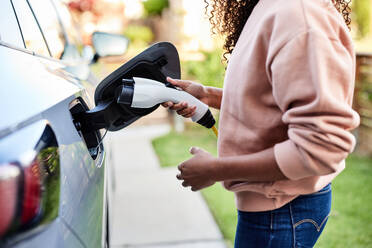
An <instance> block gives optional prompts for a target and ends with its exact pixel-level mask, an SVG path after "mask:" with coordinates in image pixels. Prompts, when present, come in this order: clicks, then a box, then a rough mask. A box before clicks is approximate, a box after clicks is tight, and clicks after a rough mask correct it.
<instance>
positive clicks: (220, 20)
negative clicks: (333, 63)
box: [204, 0, 351, 62]
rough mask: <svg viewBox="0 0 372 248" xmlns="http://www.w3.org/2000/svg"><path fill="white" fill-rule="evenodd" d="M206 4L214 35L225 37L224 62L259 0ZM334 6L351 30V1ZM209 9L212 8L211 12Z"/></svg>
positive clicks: (218, 0) (209, 0) (208, 1)
mask: <svg viewBox="0 0 372 248" xmlns="http://www.w3.org/2000/svg"><path fill="white" fill-rule="evenodd" d="M204 2H205V3H206V7H205V13H206V14H207V15H209V21H210V23H211V25H212V32H213V33H216V32H217V33H220V34H222V35H224V36H225V37H226V38H225V43H224V46H223V48H224V50H225V51H224V54H223V57H224V60H225V61H226V62H228V59H227V56H229V55H231V53H232V51H233V50H234V47H235V45H236V43H237V41H238V38H239V36H240V34H241V32H242V30H243V27H244V25H245V23H246V21H247V20H248V18H249V16H250V15H251V14H252V11H253V9H254V7H255V6H256V5H257V3H258V2H259V0H204ZM332 3H333V5H334V6H335V8H336V9H337V11H339V12H340V13H341V14H342V16H343V17H344V20H345V23H346V25H347V26H348V27H349V29H350V23H351V18H350V15H351V8H350V3H351V0H332ZM209 8H211V10H210V12H209V13H208V11H209Z"/></svg>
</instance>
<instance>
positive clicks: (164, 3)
mask: <svg viewBox="0 0 372 248" xmlns="http://www.w3.org/2000/svg"><path fill="white" fill-rule="evenodd" d="M142 4H143V7H144V9H145V13H146V14H147V15H150V16H154V15H161V13H162V12H163V10H164V9H165V8H167V7H168V6H169V2H168V0H144V1H143V2H142Z"/></svg>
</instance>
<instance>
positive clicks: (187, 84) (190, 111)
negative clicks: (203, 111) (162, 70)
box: [162, 77, 208, 118]
mask: <svg viewBox="0 0 372 248" xmlns="http://www.w3.org/2000/svg"><path fill="white" fill-rule="evenodd" d="M167 81H168V82H169V83H171V84H172V85H174V86H176V87H178V88H180V89H181V90H183V91H186V92H187V93H189V94H190V95H192V96H194V97H196V98H197V99H199V100H200V101H202V102H204V103H205V104H207V105H208V95H207V93H206V91H205V87H204V86H203V85H202V84H199V83H196V82H192V81H185V80H178V79H173V78H170V77H167ZM162 105H163V106H164V107H166V108H169V109H171V110H175V111H177V114H179V115H182V116H183V117H185V118H190V117H192V116H193V115H194V114H195V110H196V106H189V105H188V104H187V102H180V103H173V102H165V103H163V104H162Z"/></svg>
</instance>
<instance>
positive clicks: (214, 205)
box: [153, 124, 372, 248]
mask: <svg viewBox="0 0 372 248" xmlns="http://www.w3.org/2000/svg"><path fill="white" fill-rule="evenodd" d="M153 146H154V148H155V151H156V153H157V155H158V157H159V159H160V163H161V165H162V166H176V165H178V164H179V163H180V162H182V161H183V160H186V159H188V158H190V157H191V155H190V154H189V153H188V150H189V148H190V147H191V146H199V147H201V148H203V149H205V150H207V151H209V152H211V153H212V154H214V155H216V153H217V147H216V138H215V136H214V135H213V133H212V131H210V130H207V129H205V128H202V127H199V126H196V125H194V124H191V125H190V126H187V128H186V131H185V132H184V133H183V134H177V133H175V132H171V133H169V134H168V135H165V136H163V137H160V138H157V139H155V140H154V141H153ZM332 187H333V206H332V214H331V217H330V219H329V221H328V224H327V227H326V229H325V231H324V233H323V235H322V236H321V238H320V240H319V241H318V244H317V246H316V247H324V248H325V247H327V248H328V247H335V248H336V247H337V248H343V247H345V248H346V247H353V248H354V247H363V248H364V247H372V159H368V158H358V157H356V156H350V158H349V159H348V160H347V168H346V169H345V171H344V172H343V173H342V174H341V175H339V176H338V177H337V179H336V180H335V181H334V182H333V184H332ZM202 193H203V196H204V198H205V200H206V201H207V203H208V205H209V208H210V209H211V211H212V213H213V215H214V217H215V219H216V222H217V223H218V225H219V227H220V229H221V231H222V233H223V235H224V237H225V239H226V241H227V242H228V243H229V244H230V245H231V246H232V244H233V240H234V236H235V226H236V210H235V206H234V197H233V194H232V193H230V192H228V191H226V190H224V189H223V188H222V186H221V185H220V184H219V183H218V184H215V185H214V186H212V187H210V188H208V189H205V190H203V191H202Z"/></svg>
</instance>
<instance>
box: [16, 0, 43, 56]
mask: <svg viewBox="0 0 372 248" xmlns="http://www.w3.org/2000/svg"><path fill="white" fill-rule="evenodd" d="M12 3H13V6H14V10H15V13H16V15H17V19H18V23H19V26H20V28H21V33H22V37H23V41H24V44H25V46H26V48H27V49H29V50H31V51H33V52H35V53H37V54H40V55H44V56H48V57H49V55H50V53H49V50H48V46H47V45H46V43H45V41H44V38H43V35H42V34H41V31H40V29H39V26H38V25H37V22H36V19H35V18H34V15H33V14H32V12H31V9H30V7H29V5H28V3H27V2H26V0H12Z"/></svg>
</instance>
